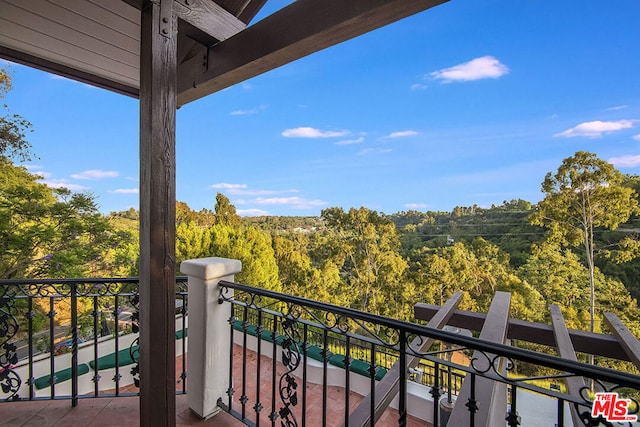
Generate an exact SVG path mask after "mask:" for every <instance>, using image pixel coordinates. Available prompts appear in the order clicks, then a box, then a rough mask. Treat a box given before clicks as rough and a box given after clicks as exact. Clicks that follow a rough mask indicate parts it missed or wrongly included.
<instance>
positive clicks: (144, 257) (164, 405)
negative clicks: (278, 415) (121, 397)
mask: <svg viewBox="0 0 640 427" xmlns="http://www.w3.org/2000/svg"><path fill="white" fill-rule="evenodd" d="M162 1H164V2H172V1H173V0H162ZM141 13H142V32H141V55H140V70H141V72H140V83H141V84H140V425H141V426H144V427H162V426H175V422H176V408H175V342H174V339H175V338H174V330H175V320H174V318H175V284H176V279H175V235H176V231H175V204H176V198H175V191H176V190H175V185H176V184H175V139H176V67H177V18H176V17H175V15H173V17H172V18H171V20H170V23H169V24H170V25H169V26H168V28H169V31H168V34H164V35H163V34H160V19H161V18H160V16H161V14H160V6H159V5H158V4H157V3H152V2H148V3H147V4H146V5H145V7H143V9H142V12H141ZM169 16H172V14H169Z"/></svg>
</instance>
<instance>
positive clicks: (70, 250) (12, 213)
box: [0, 157, 121, 279]
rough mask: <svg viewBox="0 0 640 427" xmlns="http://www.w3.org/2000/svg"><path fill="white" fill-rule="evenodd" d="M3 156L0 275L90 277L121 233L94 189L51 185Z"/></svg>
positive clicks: (0, 171)
mask: <svg viewBox="0 0 640 427" xmlns="http://www.w3.org/2000/svg"><path fill="white" fill-rule="evenodd" d="M39 179H40V177H39V176H37V175H33V174H30V173H29V172H28V171H27V170H26V169H25V168H23V167H19V166H15V165H14V164H13V163H12V162H11V161H10V160H9V159H8V158H6V157H0V278H3V279H10V278H20V277H82V276H84V277H88V276H92V275H94V274H96V273H97V272H98V271H102V270H103V264H102V263H103V255H104V252H105V251H106V250H107V249H108V248H111V247H113V246H114V245H117V244H118V241H119V238H120V237H121V236H119V235H118V234H117V233H115V232H114V230H113V228H112V227H111V225H110V224H109V221H108V220H107V219H106V218H105V217H103V216H102V215H101V214H100V213H99V212H98V208H97V205H96V203H95V200H94V198H93V196H92V195H90V194H85V193H75V194H73V193H71V192H70V191H69V190H67V189H64V188H62V189H52V188H49V187H47V186H46V185H44V184H42V183H40V182H38V180H39Z"/></svg>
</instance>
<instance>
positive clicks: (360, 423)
mask: <svg viewBox="0 0 640 427" xmlns="http://www.w3.org/2000/svg"><path fill="white" fill-rule="evenodd" d="M460 301H462V292H456V293H454V294H453V295H452V296H451V298H449V299H448V300H447V302H446V303H445V304H444V305H443V306H442V308H441V309H440V310H439V311H438V313H436V315H435V316H433V318H432V319H431V320H430V321H429V323H428V324H427V327H429V328H436V329H440V328H442V327H443V326H444V325H446V324H447V322H448V321H449V318H451V316H452V315H453V313H454V311H455V309H456V307H458V304H460ZM433 342H434V340H433V338H428V339H425V338H424V337H416V338H415V339H414V340H413V342H412V343H411V346H410V347H411V348H412V349H414V350H415V351H416V352H418V353H425V352H427V351H428V350H429V348H430V347H431V345H432V344H433ZM418 363H420V357H416V356H407V366H405V367H402V366H400V361H398V362H396V363H394V364H393V366H392V367H391V369H390V370H389V372H387V374H386V375H385V376H384V378H383V379H382V380H381V381H380V382H379V383H378V384H376V388H375V392H374V395H375V397H376V402H375V405H374V406H375V414H374V420H373V421H374V423H375V422H377V421H378V420H379V419H380V417H381V416H382V414H383V413H384V411H385V410H386V409H387V407H388V406H389V404H390V403H391V401H392V400H393V398H394V397H395V396H396V394H398V388H399V383H400V369H405V370H408V369H409V368H415V367H416V366H418ZM370 408H371V394H369V395H367V396H366V397H365V398H364V399H363V400H362V401H361V402H360V404H359V405H358V406H357V407H356V408H355V409H354V410H353V412H352V413H351V415H349V425H350V426H353V427H364V426H366V425H369V424H371V410H370Z"/></svg>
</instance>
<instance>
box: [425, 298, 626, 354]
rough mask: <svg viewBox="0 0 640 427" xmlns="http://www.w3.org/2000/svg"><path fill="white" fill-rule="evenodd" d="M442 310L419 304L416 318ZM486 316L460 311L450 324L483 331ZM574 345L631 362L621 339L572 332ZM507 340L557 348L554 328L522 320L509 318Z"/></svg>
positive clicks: (577, 331) (570, 333) (433, 306)
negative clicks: (620, 341)
mask: <svg viewBox="0 0 640 427" xmlns="http://www.w3.org/2000/svg"><path fill="white" fill-rule="evenodd" d="M439 308H440V307H439V306H437V305H433V304H424V303H418V304H416V305H415V306H414V307H413V310H414V316H415V318H416V319H420V320H429V319H431V317H433V315H434V314H435V313H437V312H438V309H439ZM486 317H487V316H486V314H482V313H475V312H472V311H464V310H456V312H455V314H454V315H453V317H451V320H450V321H449V325H450V326H455V327H458V328H465V329H470V330H472V331H479V330H481V329H482V327H483V325H484V322H485V319H486ZM569 336H570V337H571V341H572V342H573V346H574V348H575V349H576V351H577V352H579V353H591V354H594V355H596V356H604V357H611V358H614V359H619V360H629V358H628V356H627V354H626V353H625V351H624V350H623V348H622V347H621V345H620V343H619V342H618V340H617V339H616V338H615V337H613V336H611V335H604V334H596V333H591V332H588V331H580V330H576V329H569ZM507 338H509V339H512V340H524V341H529V342H532V343H535V344H542V345H546V346H550V347H554V346H555V338H554V335H553V328H552V327H551V326H550V325H545V324H543V323H537V322H528V321H525V320H520V319H513V318H512V319H509V330H508V332H507Z"/></svg>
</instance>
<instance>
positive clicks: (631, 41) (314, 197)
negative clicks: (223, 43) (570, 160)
mask: <svg viewBox="0 0 640 427" xmlns="http://www.w3.org/2000/svg"><path fill="white" fill-rule="evenodd" d="M284 4H286V2H285V1H281V0H270V1H268V2H267V6H266V8H265V13H268V12H269V11H272V10H274V9H278V8H280V7H282V6H283V5H284ZM639 16H640V2H638V1H637V0H618V1H616V2H613V3H611V2H605V1H602V0H590V1H578V0H558V1H553V2H550V1H541V0H520V1H513V0H511V1H508V0H483V1H474V0H452V1H451V2H449V3H446V4H444V5H441V6H438V7H436V8H433V9H430V10H428V11H426V12H423V13H421V14H418V15H416V16H413V17H410V18H408V19H405V20H402V21H399V22H397V23H395V24H392V25H390V26H387V27H385V28H382V29H379V30H376V31H374V32H372V33H369V34H366V35H364V36H361V37H358V38H356V39H354V40H351V41H348V42H346V43H343V44H341V45H338V46H334V47H332V48H329V49H326V50H324V51H322V52H319V53H316V54H313V55H311V56H309V57H306V58H303V59H301V60H299V61H296V62H294V63H292V64H289V65H286V66H284V67H282V68H280V69H277V70H274V71H271V72H269V73H267V74H264V75H261V76H258V77H255V78H253V79H251V80H249V81H247V82H245V83H242V84H238V85H236V86H234V87H231V88H228V89H226V90H224V91H221V92H219V93H216V94H213V95H210V96H209V97H207V98H204V99H201V100H198V101H195V102H193V103H191V104H188V105H186V106H184V107H182V108H181V109H180V110H179V111H178V123H177V127H178V136H177V188H176V190H177V198H178V200H181V201H185V202H187V203H188V204H189V206H191V207H192V208H194V209H198V210H199V209H202V208H209V209H212V208H213V205H214V203H215V195H216V193H217V192H222V193H224V194H225V195H227V196H228V197H229V198H230V199H231V201H232V203H234V204H235V206H236V208H237V209H238V211H239V212H240V213H241V214H243V215H252V214H254V215H255V214H264V215H267V214H269V215H318V214H319V213H320V211H321V210H322V209H324V208H327V207H331V206H341V207H344V208H345V209H348V208H349V207H359V206H366V207H368V208H370V209H375V210H378V211H382V212H385V213H393V212H397V211H402V210H408V209H417V210H423V211H424V210H451V209H452V208H453V207H455V206H458V205H460V206H468V205H472V204H478V205H480V206H483V207H489V206H491V204H500V203H502V201H503V200H510V199H516V198H522V199H526V200H529V201H532V202H537V201H539V200H540V199H541V197H542V194H541V192H540V184H541V182H542V180H543V179H544V176H545V174H546V173H547V172H550V171H554V170H556V169H557V167H558V166H559V165H560V163H561V161H562V159H564V158H566V157H568V156H570V155H573V154H574V153H575V152H576V151H578V150H586V151H591V152H595V153H597V154H598V155H599V156H600V157H601V158H603V159H605V160H609V161H611V162H612V163H614V164H615V165H616V166H617V167H618V168H619V169H620V170H621V171H622V172H624V173H631V174H638V173H640V48H639V46H638V44H639V42H640V25H639V24H638V17H639ZM11 68H12V70H13V72H14V90H13V91H12V92H11V93H10V94H9V95H8V96H7V97H6V98H5V101H6V103H7V104H8V105H9V107H10V110H11V112H12V113H18V114H21V115H22V116H24V117H25V118H27V119H29V120H30V121H31V122H32V123H33V127H34V132H33V133H32V134H31V135H30V141H31V142H32V144H33V146H34V151H35V152H36V154H37V155H38V156H39V157H40V158H39V160H36V161H33V162H31V163H30V164H28V166H29V168H30V170H31V171H33V172H39V173H41V174H42V176H43V177H44V181H45V182H47V183H49V184H50V185H65V186H67V187H69V188H70V189H74V190H85V191H90V192H92V193H94V194H95V195H96V196H97V200H98V203H99V204H100V206H101V210H102V211H103V212H105V213H108V212H110V211H117V210H125V209H128V208H129V207H132V206H133V207H136V208H137V206H138V193H137V189H138V184H139V182H138V173H139V170H138V101H137V100H134V99H131V98H127V97H124V96H121V95H117V94H113V93H109V92H107V91H104V90H101V89H96V88H92V87H89V86H87V85H84V84H80V83H76V82H73V81H70V80H67V79H63V78H60V77H57V76H53V75H50V74H46V73H43V72H40V71H37V70H33V69H29V68H27V67H23V66H19V65H12V66H11Z"/></svg>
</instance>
